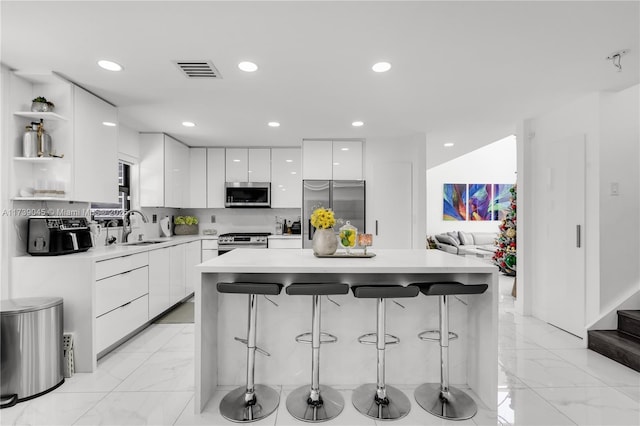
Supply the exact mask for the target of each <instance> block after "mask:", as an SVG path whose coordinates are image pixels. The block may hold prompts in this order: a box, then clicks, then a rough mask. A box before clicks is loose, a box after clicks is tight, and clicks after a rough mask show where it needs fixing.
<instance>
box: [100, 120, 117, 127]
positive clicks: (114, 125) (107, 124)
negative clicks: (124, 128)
mask: <svg viewBox="0 0 640 426" xmlns="http://www.w3.org/2000/svg"><path fill="white" fill-rule="evenodd" d="M102 125H103V126H107V127H116V123H112V122H111V121H103V122H102Z"/></svg>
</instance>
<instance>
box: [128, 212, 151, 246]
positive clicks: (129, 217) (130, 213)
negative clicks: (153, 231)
mask: <svg viewBox="0 0 640 426" xmlns="http://www.w3.org/2000/svg"><path fill="white" fill-rule="evenodd" d="M133 213H138V214H139V215H140V217H141V218H142V221H143V222H144V223H148V222H149V218H147V216H146V215H145V214H144V213H142V212H141V211H140V210H135V209H131V210H129V211H127V212H125V214H124V216H123V217H122V242H123V243H126V242H127V237H129V234H131V215H132V214H133Z"/></svg>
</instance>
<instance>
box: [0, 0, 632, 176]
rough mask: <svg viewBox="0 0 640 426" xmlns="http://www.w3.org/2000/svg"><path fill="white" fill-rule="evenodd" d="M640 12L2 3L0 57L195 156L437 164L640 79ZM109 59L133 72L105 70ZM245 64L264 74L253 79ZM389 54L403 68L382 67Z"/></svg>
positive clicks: (599, 7)
mask: <svg viewBox="0 0 640 426" xmlns="http://www.w3.org/2000/svg"><path fill="white" fill-rule="evenodd" d="M639 6H640V3H638V2H637V1H632V2H611V1H602V2H592V1H587V2H577V1H570V2H548V1H534V2H515V1H514V2H483V1H474V2H455V1H454V2H452V1H448V2H426V1H425V2H416V1H414V2H398V1H388V2H306V1H298V2H270V1H260V2H243V1H234V2H215V1H195V2H186V1H180V2H179V1H176V2H168V1H141V2H134V1H127V2H123V1H103V2H96V1H75V2H70V1H67V2H57V1H46V2H31V1H24V0H21V1H2V2H1V6H0V7H1V9H0V13H1V16H0V18H1V20H2V27H1V31H2V40H1V41H2V45H1V50H0V54H1V56H0V59H1V61H2V63H4V64H6V65H7V66H9V67H11V68H13V69H16V70H19V71H24V72H32V71H51V70H53V71H56V72H59V73H61V74H62V75H64V76H66V77H68V78H69V79H70V80H72V81H74V82H75V83H77V84H79V85H81V86H83V87H85V88H87V89H88V90H90V91H92V92H94V93H96V94H97V95H99V96H101V97H103V98H104V99H106V100H108V101H110V102H111V103H113V104H114V105H116V106H118V108H119V111H120V119H121V122H122V123H123V124H125V125H127V126H129V127H132V128H134V129H137V130H139V131H161V132H166V133H169V134H171V135H172V136H174V137H176V138H178V139H179V140H181V141H183V142H184V143H186V144H188V145H191V146H228V145H241V146H259V145H272V146H275V145H287V146H293V145H299V144H300V141H301V140H302V139H303V138H390V139H393V138H394V137H402V136H408V135H411V134H414V133H417V132H425V133H426V135H427V141H428V147H427V155H428V159H427V163H428V166H429V167H431V166H434V165H436V164H439V163H441V162H443V161H446V160H448V159H451V158H453V157H455V156H458V155H460V154H462V153H464V152H467V151H469V150H472V149H475V148H478V147H480V146H483V145H485V144H488V143H491V142H493V141H495V140H498V139H500V138H502V137H504V136H506V135H508V134H511V133H513V132H514V130H515V123H516V122H517V121H518V120H520V119H522V118H527V117H532V116H535V115H537V114H539V113H541V112H544V111H548V110H550V109H553V108H554V107H556V106H559V105H562V104H564V103H567V102H569V101H571V100H572V99H575V98H578V97H580V96H582V95H583V94H586V93H589V92H593V91H601V90H619V89H622V88H626V87H629V86H631V85H634V84H638V82H639V75H640V69H639V66H638V65H639V55H638V53H639V47H640V46H639V38H640V34H639V28H640V23H639V22H640V19H639V15H640V12H639V11H640V8H639ZM619 49H629V54H627V55H626V56H624V57H623V59H622V65H623V72H620V73H619V72H616V71H615V68H614V67H613V65H612V63H611V62H610V61H607V60H605V59H604V58H605V57H606V56H607V55H609V54H610V53H611V52H613V51H616V50H619ZM103 58H107V59H111V60H114V61H117V62H119V63H121V64H122V65H123V66H124V67H125V70H124V71H123V72H120V73H111V72H108V71H104V70H102V69H100V68H98V67H97V66H96V61H97V60H99V59H103ZM182 59H187V60H192V59H204V60H211V61H212V62H213V63H214V64H215V66H216V67H217V68H218V70H219V71H220V73H221V74H222V77H223V78H222V79H220V80H204V81H203V80H188V79H187V78H186V77H185V76H184V75H183V74H182V73H181V72H180V71H179V69H178V68H177V67H176V65H174V64H173V63H172V61H173V60H182ZM242 60H250V61H253V62H256V63H257V64H258V66H259V67H260V69H259V70H258V71H257V72H256V73H253V74H248V73H244V72H242V71H240V70H238V68H237V64H238V62H240V61H242ZM380 60H386V61H389V62H391V63H392V65H393V68H392V69H391V71H389V72H387V73H383V74H376V73H374V72H372V71H371V65H372V64H373V63H374V62H377V61H380ZM185 120H189V121H193V122H195V123H196V124H197V127H195V128H185V127H183V126H182V125H181V122H182V121H185ZM272 120H275V121H279V122H281V123H282V125H281V127H279V128H270V127H267V122H268V121H272ZM354 120H362V121H364V122H365V125H364V126H363V127H361V128H354V127H352V126H351V122H352V121H354ZM444 142H455V143H456V146H455V147H453V148H448V149H445V148H443V146H442V144H443V143H444Z"/></svg>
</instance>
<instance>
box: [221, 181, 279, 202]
mask: <svg viewBox="0 0 640 426" xmlns="http://www.w3.org/2000/svg"><path fill="white" fill-rule="evenodd" d="M224 206H225V207H271V183H270V182H227V183H226V184H225V202H224Z"/></svg>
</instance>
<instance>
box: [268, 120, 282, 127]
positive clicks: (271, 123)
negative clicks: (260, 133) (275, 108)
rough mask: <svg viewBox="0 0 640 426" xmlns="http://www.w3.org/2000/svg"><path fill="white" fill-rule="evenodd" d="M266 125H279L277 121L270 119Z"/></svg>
mask: <svg viewBox="0 0 640 426" xmlns="http://www.w3.org/2000/svg"><path fill="white" fill-rule="evenodd" d="M267 125H268V126H269V127H280V123H278V122H277V121H270V122H268V123H267Z"/></svg>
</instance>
